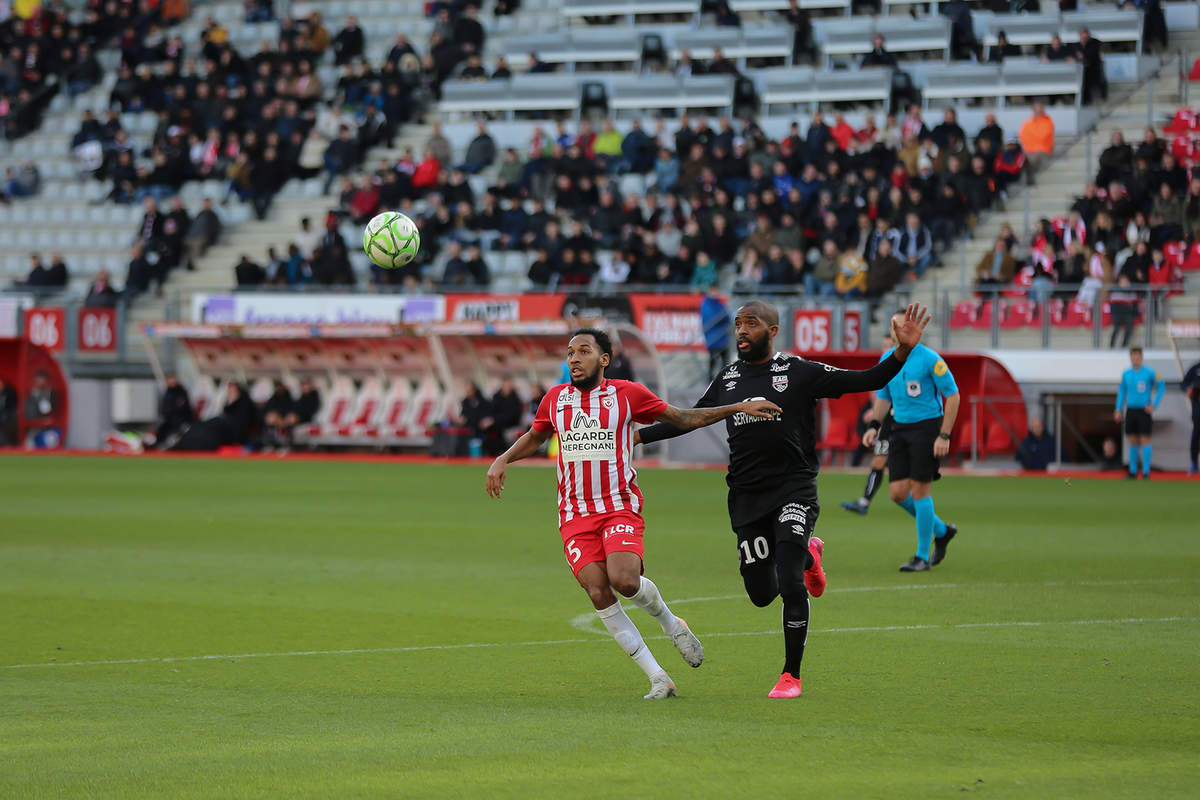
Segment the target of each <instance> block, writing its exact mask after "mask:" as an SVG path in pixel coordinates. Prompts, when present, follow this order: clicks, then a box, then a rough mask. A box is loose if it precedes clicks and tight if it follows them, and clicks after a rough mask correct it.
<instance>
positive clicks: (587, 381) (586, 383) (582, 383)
mask: <svg viewBox="0 0 1200 800" xmlns="http://www.w3.org/2000/svg"><path fill="white" fill-rule="evenodd" d="M571 385H572V386H574V387H575V388H576V389H578V390H579V391H581V392H586V391H589V390H591V389H595V388H596V387H597V386H599V385H600V369H599V367H597V368H596V371H595V372H593V373H592V374H590V375H584V376H583V377H582V378H580V379H579V380H575V379H574V378H571Z"/></svg>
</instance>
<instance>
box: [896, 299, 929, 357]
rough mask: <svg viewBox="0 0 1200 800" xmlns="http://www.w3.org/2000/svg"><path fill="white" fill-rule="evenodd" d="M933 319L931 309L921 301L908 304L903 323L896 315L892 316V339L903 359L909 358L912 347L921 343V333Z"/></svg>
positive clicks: (899, 355)
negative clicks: (898, 320)
mask: <svg viewBox="0 0 1200 800" xmlns="http://www.w3.org/2000/svg"><path fill="white" fill-rule="evenodd" d="M931 319H933V317H931V316H930V314H929V310H928V309H927V308H925V306H923V305H921V304H920V303H909V304H908V308H906V309H905V310H904V321H903V322H902V323H898V322H897V320H896V317H892V339H893V341H895V342H896V352H897V355H898V357H899V358H900V359H901V360H903V359H905V358H907V357H908V354H909V353H910V352H911V351H912V349H913V348H914V347H916V346H917V345H918V344H919V343H920V341H921V334H922V333H924V332H925V326H926V325H928V324H929V321H930V320H931Z"/></svg>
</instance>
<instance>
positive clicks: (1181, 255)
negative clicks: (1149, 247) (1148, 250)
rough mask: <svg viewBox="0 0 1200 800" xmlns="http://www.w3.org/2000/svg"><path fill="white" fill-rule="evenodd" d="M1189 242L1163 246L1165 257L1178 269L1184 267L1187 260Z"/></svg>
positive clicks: (1168, 243) (1171, 243)
mask: <svg viewBox="0 0 1200 800" xmlns="http://www.w3.org/2000/svg"><path fill="white" fill-rule="evenodd" d="M1187 250H1188V248H1187V242H1179V241H1176V242H1167V243H1166V244H1164V245H1163V255H1164V256H1166V258H1167V261H1170V262H1171V263H1172V264H1174V265H1175V266H1177V267H1182V266H1183V264H1184V262H1185V261H1186V260H1187Z"/></svg>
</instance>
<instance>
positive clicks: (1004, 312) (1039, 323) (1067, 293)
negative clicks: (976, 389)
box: [937, 284, 1182, 349]
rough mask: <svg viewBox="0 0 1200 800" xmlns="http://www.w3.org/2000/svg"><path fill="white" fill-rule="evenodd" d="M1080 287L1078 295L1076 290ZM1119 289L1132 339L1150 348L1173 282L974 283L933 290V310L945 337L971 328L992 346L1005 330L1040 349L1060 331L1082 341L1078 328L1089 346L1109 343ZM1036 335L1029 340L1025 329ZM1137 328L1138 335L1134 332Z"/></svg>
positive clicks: (1001, 339)
mask: <svg viewBox="0 0 1200 800" xmlns="http://www.w3.org/2000/svg"><path fill="white" fill-rule="evenodd" d="M1081 289H1082V290H1084V292H1083V294H1081V292H1080V290H1081ZM1114 291H1120V292H1122V293H1126V294H1128V295H1129V296H1130V300H1129V301H1126V304H1127V305H1129V306H1132V308H1133V311H1134V314H1135V316H1134V318H1133V323H1134V324H1133V333H1132V335H1131V336H1130V342H1131V343H1136V342H1140V343H1144V344H1145V346H1147V347H1153V346H1154V345H1155V343H1156V337H1157V332H1158V328H1160V327H1161V326H1162V324H1163V323H1165V322H1166V319H1167V315H1166V303H1165V301H1166V298H1167V297H1168V296H1170V295H1172V294H1176V293H1181V292H1182V289H1181V288H1180V287H1179V286H1177V285H1172V286H1158V285H1150V284H1138V285H1131V286H1129V287H1121V288H1120V289H1119V290H1118V289H1117V288H1116V287H1115V286H1111V285H1110V286H1106V287H1085V286H1084V285H1082V284H1054V285H1051V286H1047V287H1044V288H1025V287H1020V286H1016V285H1010V286H976V287H973V288H971V289H968V290H943V291H941V292H940V293H939V294H938V306H937V309H938V312H937V313H938V314H939V316H940V318H941V319H942V320H945V321H946V322H947V324H946V325H945V326H944V327H945V329H946V330H945V332H944V336H948V337H950V338H952V336H953V335H952V333H951V332H952V331H955V330H966V329H973V330H976V331H985V332H987V334H988V344H989V346H991V347H1003V346H1006V344H1007V340H1008V338H1009V336H1008V335H1009V334H1017V335H1019V334H1021V333H1024V334H1026V335H1024V336H1021V340H1022V343H1023V344H1031V345H1033V346H1037V344H1039V343H1040V345H1041V347H1043V348H1050V347H1053V346H1055V344H1056V338H1058V337H1059V336H1060V335H1061V334H1069V333H1072V332H1073V333H1075V334H1076V336H1073V337H1071V339H1070V342H1071V343H1072V344H1074V345H1076V346H1078V345H1080V344H1081V341H1080V339H1079V337H1078V334H1079V333H1090V345H1091V347H1093V348H1097V349H1099V348H1104V347H1108V346H1109V343H1108V340H1109V334H1110V333H1111V332H1112V330H1113V322H1114V320H1113V311H1112V309H1113V300H1111V299H1110V295H1111V293H1112V292H1114ZM1030 332H1032V333H1036V334H1037V335H1038V337H1039V338H1038V339H1037V340H1036V341H1030V339H1029V337H1028V335H1027V334H1028V333H1030ZM1139 333H1140V335H1138V334H1139Z"/></svg>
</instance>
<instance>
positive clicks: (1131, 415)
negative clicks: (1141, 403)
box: [1125, 408, 1154, 436]
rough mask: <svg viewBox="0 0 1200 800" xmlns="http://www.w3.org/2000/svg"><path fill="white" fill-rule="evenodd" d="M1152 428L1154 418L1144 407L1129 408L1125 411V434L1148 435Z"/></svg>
mask: <svg viewBox="0 0 1200 800" xmlns="http://www.w3.org/2000/svg"><path fill="white" fill-rule="evenodd" d="M1153 429H1154V418H1153V417H1151V416H1150V415H1149V414H1147V413H1146V409H1144V408H1130V409H1126V411H1125V435H1126V436H1149V435H1150V433H1151V432H1152V431H1153Z"/></svg>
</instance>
